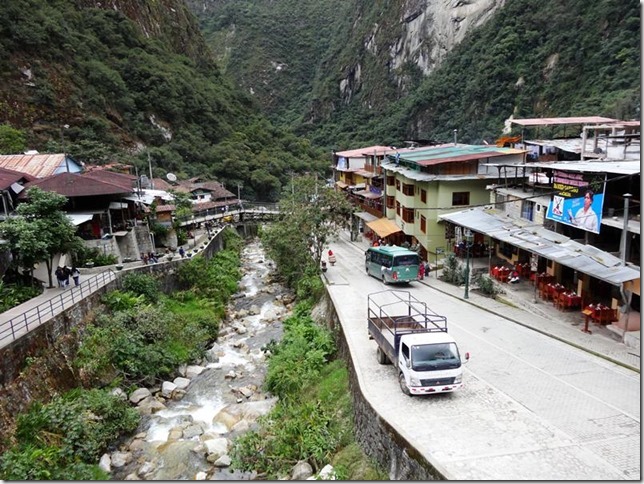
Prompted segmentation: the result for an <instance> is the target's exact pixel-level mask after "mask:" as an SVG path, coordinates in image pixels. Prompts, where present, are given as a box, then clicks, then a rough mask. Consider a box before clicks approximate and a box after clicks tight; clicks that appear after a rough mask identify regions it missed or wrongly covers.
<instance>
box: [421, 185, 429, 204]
mask: <svg viewBox="0 0 644 484" xmlns="http://www.w3.org/2000/svg"><path fill="white" fill-rule="evenodd" d="M420 201H421V202H423V203H427V190H425V189H424V188H421V189H420Z"/></svg>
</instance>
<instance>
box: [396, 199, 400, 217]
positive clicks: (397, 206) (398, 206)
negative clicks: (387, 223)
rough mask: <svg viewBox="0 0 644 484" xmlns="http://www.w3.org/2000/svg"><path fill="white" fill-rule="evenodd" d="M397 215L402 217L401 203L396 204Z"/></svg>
mask: <svg viewBox="0 0 644 484" xmlns="http://www.w3.org/2000/svg"><path fill="white" fill-rule="evenodd" d="M396 215H398V216H399V217H400V202H398V201H397V202H396Z"/></svg>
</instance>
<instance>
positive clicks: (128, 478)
mask: <svg viewBox="0 0 644 484" xmlns="http://www.w3.org/2000/svg"><path fill="white" fill-rule="evenodd" d="M123 480H124V481H140V480H141V478H140V477H139V476H138V475H137V473H136V472H132V473H131V474H128V475H127V476H125V479H123Z"/></svg>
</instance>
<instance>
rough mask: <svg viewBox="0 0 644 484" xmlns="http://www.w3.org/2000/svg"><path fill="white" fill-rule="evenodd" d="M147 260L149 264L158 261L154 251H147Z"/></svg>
mask: <svg viewBox="0 0 644 484" xmlns="http://www.w3.org/2000/svg"><path fill="white" fill-rule="evenodd" d="M148 261H150V264H156V263H157V262H159V259H157V256H156V254H155V253H154V252H148Z"/></svg>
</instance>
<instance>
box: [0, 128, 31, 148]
mask: <svg viewBox="0 0 644 484" xmlns="http://www.w3.org/2000/svg"><path fill="white" fill-rule="evenodd" d="M26 149H27V142H26V136H25V133H24V131H22V130H20V129H15V128H12V127H11V126H10V125H9V124H7V123H5V124H0V154H2V155H13V154H17V153H23V152H24V151H25V150H26Z"/></svg>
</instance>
